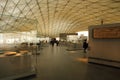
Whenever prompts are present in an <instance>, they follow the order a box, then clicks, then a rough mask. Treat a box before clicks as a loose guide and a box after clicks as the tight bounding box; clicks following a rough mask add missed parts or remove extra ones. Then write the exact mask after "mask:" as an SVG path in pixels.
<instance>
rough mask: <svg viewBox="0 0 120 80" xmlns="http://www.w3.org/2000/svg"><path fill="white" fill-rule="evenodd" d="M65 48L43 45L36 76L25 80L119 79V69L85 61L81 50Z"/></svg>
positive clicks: (38, 56)
mask: <svg viewBox="0 0 120 80" xmlns="http://www.w3.org/2000/svg"><path fill="white" fill-rule="evenodd" d="M66 49H67V48H66V47H65V46H54V47H52V46H51V45H48V46H45V47H43V49H41V50H40V55H37V76H36V77H33V78H31V79H29V78H27V79H25V80H120V69H117V68H112V67H106V66H101V65H96V64H91V63H87V60H88V59H87V58H86V57H87V56H85V55H84V53H83V50H76V51H67V50H66ZM86 55H87V53H86ZM22 80H23V79H22Z"/></svg>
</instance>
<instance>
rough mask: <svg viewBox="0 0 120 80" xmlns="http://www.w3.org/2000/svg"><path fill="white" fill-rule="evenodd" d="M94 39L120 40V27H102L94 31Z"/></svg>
mask: <svg viewBox="0 0 120 80" xmlns="http://www.w3.org/2000/svg"><path fill="white" fill-rule="evenodd" d="M93 38H103V39H107V38H110V39H114V38H115V39H117V38H120V27H102V28H94V29H93Z"/></svg>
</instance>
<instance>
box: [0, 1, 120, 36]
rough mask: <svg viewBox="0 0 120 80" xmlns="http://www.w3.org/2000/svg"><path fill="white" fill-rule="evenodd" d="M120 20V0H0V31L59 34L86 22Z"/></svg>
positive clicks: (69, 31)
mask: <svg viewBox="0 0 120 80" xmlns="http://www.w3.org/2000/svg"><path fill="white" fill-rule="evenodd" d="M102 21H103V23H104V24H109V23H120V0H0V31H1V32H9V31H30V30H33V29H37V31H38V35H39V36H50V37H56V36H59V33H73V32H77V31H82V30H87V29H88V26H90V25H100V24H101V22H102Z"/></svg>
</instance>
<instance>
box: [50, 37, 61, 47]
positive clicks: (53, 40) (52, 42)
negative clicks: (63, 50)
mask: <svg viewBox="0 0 120 80" xmlns="http://www.w3.org/2000/svg"><path fill="white" fill-rule="evenodd" d="M50 44H51V45H52V46H54V44H56V45H57V46H58V45H59V41H58V40H56V39H55V38H52V39H51V41H50Z"/></svg>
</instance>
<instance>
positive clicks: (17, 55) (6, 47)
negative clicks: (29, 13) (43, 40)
mask: <svg viewBox="0 0 120 80" xmlns="http://www.w3.org/2000/svg"><path fill="white" fill-rule="evenodd" d="M30 43H36V31H29V32H28V31H26V32H14V33H12V32H11V33H0V80H13V79H17V78H21V77H25V76H29V75H35V74H36V66H37V64H36V58H37V57H36V55H35V54H36V49H37V47H36V45H35V44H34V45H32V46H31V45H30Z"/></svg>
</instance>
